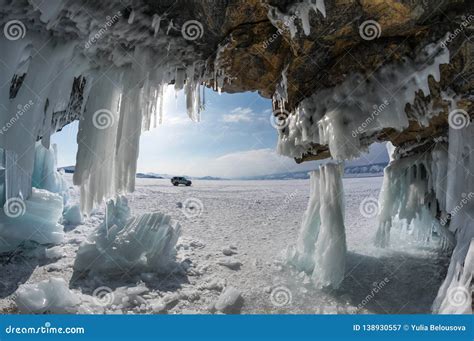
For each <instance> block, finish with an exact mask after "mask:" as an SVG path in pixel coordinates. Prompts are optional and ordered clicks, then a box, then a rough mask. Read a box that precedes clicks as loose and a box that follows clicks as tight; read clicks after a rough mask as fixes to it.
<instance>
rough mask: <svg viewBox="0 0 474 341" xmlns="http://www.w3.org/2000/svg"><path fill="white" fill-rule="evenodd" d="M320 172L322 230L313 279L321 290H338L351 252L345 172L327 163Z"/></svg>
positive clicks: (317, 245) (316, 250)
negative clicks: (349, 250) (346, 218)
mask: <svg viewBox="0 0 474 341" xmlns="http://www.w3.org/2000/svg"><path fill="white" fill-rule="evenodd" d="M320 172H321V178H320V190H321V207H320V209H319V214H320V217H321V227H320V231H319V235H318V239H317V241H316V246H315V253H314V264H315V265H314V270H313V274H312V276H311V277H312V279H313V282H314V283H315V285H316V286H317V287H327V286H332V287H333V288H338V287H339V285H340V284H341V282H342V280H343V279H344V271H345V267H346V252H347V246H346V232H345V227H344V205H343V199H344V192H343V188H342V169H341V167H340V166H339V165H336V164H327V165H325V166H322V167H321V169H320Z"/></svg>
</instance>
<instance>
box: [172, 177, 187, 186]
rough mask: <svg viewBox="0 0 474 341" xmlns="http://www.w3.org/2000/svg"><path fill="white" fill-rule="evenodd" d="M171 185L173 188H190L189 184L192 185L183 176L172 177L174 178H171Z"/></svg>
mask: <svg viewBox="0 0 474 341" xmlns="http://www.w3.org/2000/svg"><path fill="white" fill-rule="evenodd" d="M171 183H172V184H173V185H174V186H178V185H186V186H191V184H192V182H191V180H188V179H186V178H185V177H183V176H174V177H172V178H171Z"/></svg>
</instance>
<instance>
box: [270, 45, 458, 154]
mask: <svg viewBox="0 0 474 341" xmlns="http://www.w3.org/2000/svg"><path fill="white" fill-rule="evenodd" d="M448 62H449V51H448V49H443V48H442V47H441V46H440V44H430V45H429V46H427V47H426V48H425V49H424V51H422V53H420V56H419V58H417V59H416V60H410V59H405V60H404V61H403V62H402V63H399V64H396V65H395V64H394V65H387V66H384V67H382V68H381V69H380V70H378V71H377V72H375V73H374V74H373V75H372V76H371V77H370V78H369V79H365V78H364V77H363V76H362V75H360V74H353V75H351V76H350V77H348V79H347V80H346V81H344V82H343V83H342V84H340V85H338V86H336V87H334V88H328V89H324V90H321V91H318V92H316V93H315V94H313V95H312V96H310V97H308V98H306V99H304V100H303V101H302V102H301V103H300V104H299V106H298V107H297V108H296V109H295V111H294V112H293V113H292V114H291V115H289V117H288V119H287V120H288V121H287V122H286V124H285V127H284V128H282V129H280V130H279V140H278V146H277V151H278V152H279V153H280V154H282V155H286V156H290V157H294V158H301V157H302V156H303V155H304V154H305V153H307V152H308V151H310V150H311V148H312V146H313V145H314V144H319V145H328V147H329V150H330V152H331V155H332V156H333V158H335V159H337V160H347V159H352V158H355V157H358V156H360V154H361V152H364V151H366V150H367V146H368V144H369V143H367V142H365V141H366V140H367V137H371V136H373V135H374V134H375V133H377V132H379V131H381V130H382V129H383V128H393V129H396V130H398V131H402V130H403V129H405V128H407V127H408V117H407V115H406V114H405V105H406V103H413V102H414V100H415V94H416V92H417V91H418V90H422V91H423V93H424V94H425V96H426V95H429V94H430V88H429V83H428V78H429V76H433V77H434V79H435V80H436V81H439V79H440V70H439V66H440V64H445V63H448ZM284 79H285V78H284V77H283V76H282V80H284ZM283 83H284V82H282V83H281V84H283ZM281 97H282V96H281V95H280V94H277V96H276V98H281ZM420 121H421V119H420Z"/></svg>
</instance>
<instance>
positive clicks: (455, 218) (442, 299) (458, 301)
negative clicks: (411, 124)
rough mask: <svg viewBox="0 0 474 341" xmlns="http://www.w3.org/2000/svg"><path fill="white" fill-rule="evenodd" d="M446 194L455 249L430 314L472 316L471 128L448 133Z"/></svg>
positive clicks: (473, 167) (473, 185)
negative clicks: (454, 238)
mask: <svg viewBox="0 0 474 341" xmlns="http://www.w3.org/2000/svg"><path fill="white" fill-rule="evenodd" d="M448 155H449V159H448V174H449V175H448V177H447V191H446V206H447V212H448V213H449V215H450V217H451V221H450V224H449V229H450V230H451V231H453V232H454V233H455V236H456V246H455V248H454V251H453V254H452V256H451V263H450V264H449V268H448V273H447V275H446V279H445V280H444V282H443V284H442V285H441V287H440V289H439V291H438V295H437V297H436V299H435V301H434V303H433V312H435V313H442V314H455V313H461V314H462V313H464V314H472V291H473V282H472V278H473V274H474V218H473V217H474V173H473V171H474V125H473V124H472V123H471V124H470V125H468V126H467V127H465V128H463V129H453V128H450V130H449V152H448Z"/></svg>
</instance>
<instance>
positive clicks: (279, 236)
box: [0, 177, 447, 314]
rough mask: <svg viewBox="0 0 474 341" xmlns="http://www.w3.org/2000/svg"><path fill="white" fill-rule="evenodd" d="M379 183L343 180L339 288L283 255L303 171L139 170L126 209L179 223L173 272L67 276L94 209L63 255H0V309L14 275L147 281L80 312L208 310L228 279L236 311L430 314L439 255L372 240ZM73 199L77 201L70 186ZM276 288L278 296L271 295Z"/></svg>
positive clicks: (7, 308)
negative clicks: (125, 300)
mask: <svg viewBox="0 0 474 341" xmlns="http://www.w3.org/2000/svg"><path fill="white" fill-rule="evenodd" d="M381 185H382V178H379V177H372V178H352V179H344V191H345V193H346V209H345V225H346V235H347V236H346V239H347V245H348V254H347V269H346V276H345V280H344V282H343V284H342V286H341V288H340V289H338V290H337V291H333V290H317V289H315V288H313V287H312V285H311V284H310V283H308V280H307V278H305V277H304V276H303V274H302V273H300V274H299V273H297V272H295V271H294V270H292V269H291V268H288V267H287V266H285V264H284V263H283V262H282V261H281V259H282V258H281V256H282V253H283V251H284V250H285V249H286V247H287V246H288V245H290V244H294V243H295V242H296V238H297V235H298V230H299V227H300V224H301V221H302V217H303V213H304V211H305V208H306V205H307V201H308V198H309V180H285V181H283V180H267V181H227V180H222V181H198V180H196V181H193V186H191V187H184V186H180V187H174V186H172V185H171V183H170V181H169V180H166V179H137V190H136V192H135V193H133V194H130V195H128V196H127V197H128V199H129V206H130V208H131V210H132V215H136V214H141V213H145V212H152V211H157V210H159V211H161V212H164V213H167V214H169V215H171V216H172V217H173V218H174V219H176V220H178V221H179V222H180V223H181V226H182V234H181V238H180V240H179V241H178V263H179V264H180V266H179V267H180V271H176V272H174V273H170V274H165V275H159V276H157V275H156V274H146V276H137V275H131V274H127V273H124V274H123V275H122V276H120V277H119V278H114V279H110V278H96V277H94V278H90V277H85V278H81V277H79V278H75V277H76V276H75V277H74V278H73V279H72V275H73V268H72V266H73V263H74V259H75V253H76V251H77V248H78V247H79V244H80V243H81V242H82V241H83V240H84V239H85V238H86V237H87V235H88V234H89V233H90V232H91V231H92V230H93V229H94V228H95V227H96V226H98V225H99V224H100V223H101V222H102V220H103V219H104V209H103V208H101V209H99V210H97V211H96V212H95V213H94V214H93V215H92V216H91V217H90V218H88V219H87V220H86V221H85V223H84V224H83V225H79V226H66V230H67V234H66V239H65V242H64V244H63V245H61V246H60V253H61V254H62V257H61V258H59V259H47V258H41V257H39V259H38V257H33V256H32V255H24V254H18V255H16V256H14V257H12V258H10V259H3V260H2V265H1V268H0V269H1V272H0V273H1V277H0V278H1V283H0V289H1V291H0V298H1V299H0V308H1V309H2V311H3V312H15V311H16V309H15V304H14V301H13V297H14V292H15V290H16V289H17V287H18V284H22V283H25V282H27V283H36V282H39V281H41V280H44V279H48V278H50V277H62V278H64V279H65V280H66V281H67V282H68V283H69V286H70V288H71V289H73V291H74V292H78V293H81V294H83V295H92V292H93V291H94V289H95V288H97V287H99V286H106V287H109V288H111V290H116V289H117V288H119V287H136V286H140V287H141V288H142V289H143V288H146V290H141V291H142V292H143V293H141V295H142V297H143V299H141V300H140V302H138V303H136V304H125V305H120V304H119V305H117V306H114V307H112V308H111V307H108V308H107V309H105V310H103V311H101V310H97V309H95V308H94V307H90V308H87V304H84V306H85V308H84V312H95V313H97V312H98V313H101V312H106V313H143V314H148V313H156V312H157V311H158V312H162V313H163V312H166V313H170V314H172V313H209V311H210V309H209V307H211V306H212V305H213V304H214V303H215V302H216V300H217V298H218V297H219V295H220V291H221V289H222V287H223V286H226V285H227V286H233V287H235V288H236V289H238V290H239V291H241V293H242V296H243V299H244V300H243V306H242V309H241V313H244V314H245V313H252V314H253V313H263V314H265V313H289V314H291V313H382V314H383V313H395V314H396V313H429V312H430V307H431V304H432V302H433V300H434V298H435V296H436V293H437V290H438V288H439V286H440V284H441V282H442V279H443V278H444V275H445V271H446V265H447V258H446V256H445V255H442V254H441V253H440V252H438V250H436V249H435V248H430V247H427V246H421V245H417V244H415V243H411V242H410V239H409V238H406V239H401V240H399V241H398V242H397V241H396V240H397V238H396V236H395V238H394V241H395V242H394V243H393V244H395V245H392V247H391V248H389V249H379V248H376V247H375V246H374V243H373V240H374V236H375V232H376V227H377V223H376V217H374V216H372V215H368V214H361V210H360V205H361V202H362V201H363V200H364V199H366V198H374V199H376V198H378V195H379V189H380V187H381ZM72 200H76V201H77V200H78V198H77V193H75V194H74V195H73V198H72ZM186 200H187V201H186ZM190 201H191V202H194V203H195V206H194V209H193V210H188V211H186V214H185V212H184V211H183V209H182V208H180V207H181V205H182V204H183V203H184V204H186V203H189V202H190ZM223 250H225V251H224V252H223ZM224 253H226V254H227V255H226V254H224ZM231 253H232V254H231ZM229 254H231V255H229ZM239 263H240V265H239ZM223 264H224V265H223ZM278 290H280V295H282V296H279V297H277V296H276V294H277V292H278ZM157 299H164V300H165V301H167V302H168V301H172V303H171V304H169V305H167V307H166V309H162V310H159V309H158V310H157V309H156V307H154V306H153V304H150V302H154V301H156V300H157Z"/></svg>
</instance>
